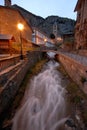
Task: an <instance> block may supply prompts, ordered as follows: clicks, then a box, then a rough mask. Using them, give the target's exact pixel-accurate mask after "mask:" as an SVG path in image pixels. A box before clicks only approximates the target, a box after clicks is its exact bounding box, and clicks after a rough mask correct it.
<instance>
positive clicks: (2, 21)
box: [0, 6, 33, 49]
mask: <svg viewBox="0 0 87 130" xmlns="http://www.w3.org/2000/svg"><path fill="white" fill-rule="evenodd" d="M18 23H22V24H23V26H24V29H23V30H22V31H20V30H19V29H18ZM20 33H21V39H22V43H23V47H24V48H25V47H26V48H27V49H28V48H29V47H31V46H32V42H31V41H32V33H33V30H32V28H31V26H30V24H29V23H27V21H26V20H25V19H24V17H23V16H22V15H21V13H20V12H19V11H18V10H16V9H13V8H12V7H11V6H0V34H6V35H12V36H13V37H14V39H15V42H14V44H13V45H12V47H13V48H14V47H16V48H17V49H18V48H20V42H21V39H20Z"/></svg>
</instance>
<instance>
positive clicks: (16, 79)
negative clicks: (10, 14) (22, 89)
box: [0, 52, 42, 121]
mask: <svg viewBox="0 0 87 130" xmlns="http://www.w3.org/2000/svg"><path fill="white" fill-rule="evenodd" d="M41 58H42V53H40V52H29V53H28V54H27V56H26V57H25V58H24V59H23V60H18V58H17V61H18V62H16V61H15V64H12V65H9V67H7V68H5V69H3V70H2V71H1V72H0V121H2V118H3V115H4V113H5V111H6V110H7V108H8V107H9V105H10V104H11V102H12V100H13V98H14V96H15V95H16V93H17V91H18V89H19V86H20V84H21V83H22V81H23V79H24V77H25V75H26V73H27V71H28V70H29V69H30V68H31V67H32V66H34V65H35V63H36V62H38V61H39V60H40V59H41ZM11 61H12V59H11ZM0 62H1V61H0ZM2 62H3V61H2ZM4 62H5V59H4ZM7 63H8V60H7ZM9 63H10V59H9Z"/></svg>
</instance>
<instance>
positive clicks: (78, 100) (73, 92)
mask: <svg viewBox="0 0 87 130" xmlns="http://www.w3.org/2000/svg"><path fill="white" fill-rule="evenodd" d="M58 70H59V71H60V72H61V73H62V74H63V76H64V77H66V78H67V77H68V79H69V83H68V85H67V87H66V90H67V92H68V101H69V102H70V103H72V105H76V106H77V107H78V109H79V110H80V112H81V117H82V120H83V122H84V124H85V125H87V95H86V94H85V93H84V92H83V91H82V90H81V89H80V87H79V86H78V85H77V84H76V83H75V82H74V81H72V79H71V78H70V77H69V76H68V74H67V72H66V71H65V69H64V67H63V66H62V65H61V66H60V67H59V68H58ZM81 80H82V82H83V83H84V82H85V78H84V77H82V78H81Z"/></svg>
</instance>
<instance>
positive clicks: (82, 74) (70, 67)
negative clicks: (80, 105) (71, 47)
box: [57, 54, 87, 94]
mask: <svg viewBox="0 0 87 130" xmlns="http://www.w3.org/2000/svg"><path fill="white" fill-rule="evenodd" d="M57 59H58V61H59V62H60V63H61V64H62V65H63V66H64V68H65V70H66V72H67V73H68V75H69V76H70V77H71V79H72V80H73V81H74V82H76V83H77V85H79V87H80V88H81V89H82V90H83V91H84V92H85V93H86V94H87V66H83V65H82V64H80V63H79V62H77V61H76V60H74V59H72V58H70V57H69V56H66V55H63V54H58V55H57Z"/></svg>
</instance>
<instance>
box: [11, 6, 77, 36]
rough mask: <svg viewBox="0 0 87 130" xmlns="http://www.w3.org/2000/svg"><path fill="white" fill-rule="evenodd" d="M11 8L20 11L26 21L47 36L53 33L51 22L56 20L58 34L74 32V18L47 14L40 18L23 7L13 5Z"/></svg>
mask: <svg viewBox="0 0 87 130" xmlns="http://www.w3.org/2000/svg"><path fill="white" fill-rule="evenodd" d="M12 8H15V9H17V10H19V11H20V12H21V14H22V15H23V17H24V18H25V19H26V21H27V22H28V23H29V24H30V25H31V26H32V27H37V28H39V29H40V30H42V31H43V32H45V33H46V34H47V35H48V36H50V34H51V33H53V24H54V23H55V22H56V23H57V27H58V34H61V35H62V34H65V33H72V32H74V26H75V20H72V19H69V18H63V17H59V16H48V17H47V18H45V19H44V18H42V17H40V16H37V15H35V14H32V13H31V12H29V11H27V10H25V9H24V8H22V7H20V6H18V5H13V6H12Z"/></svg>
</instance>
